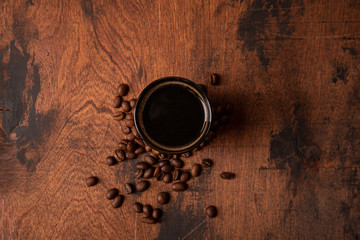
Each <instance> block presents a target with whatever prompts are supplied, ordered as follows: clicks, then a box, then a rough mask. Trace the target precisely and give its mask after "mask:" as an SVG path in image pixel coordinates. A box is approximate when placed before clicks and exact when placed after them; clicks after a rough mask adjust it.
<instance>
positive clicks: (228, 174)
mask: <svg viewBox="0 0 360 240" xmlns="http://www.w3.org/2000/svg"><path fill="white" fill-rule="evenodd" d="M220 177H221V178H222V179H226V180H230V179H233V178H234V177H235V174H233V173H231V172H222V173H221V174H220Z"/></svg>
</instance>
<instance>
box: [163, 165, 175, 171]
mask: <svg viewBox="0 0 360 240" xmlns="http://www.w3.org/2000/svg"><path fill="white" fill-rule="evenodd" d="M172 170H174V167H173V166H171V165H165V166H162V167H161V171H162V172H164V173H169V172H171V171H172Z"/></svg>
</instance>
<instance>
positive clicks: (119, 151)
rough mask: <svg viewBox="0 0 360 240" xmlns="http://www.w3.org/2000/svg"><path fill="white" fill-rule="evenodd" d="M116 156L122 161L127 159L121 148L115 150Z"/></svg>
mask: <svg viewBox="0 0 360 240" xmlns="http://www.w3.org/2000/svg"><path fill="white" fill-rule="evenodd" d="M114 158H115V159H116V160H117V161H119V162H122V161H124V160H125V153H124V152H123V151H121V150H120V149H116V150H115V152H114Z"/></svg>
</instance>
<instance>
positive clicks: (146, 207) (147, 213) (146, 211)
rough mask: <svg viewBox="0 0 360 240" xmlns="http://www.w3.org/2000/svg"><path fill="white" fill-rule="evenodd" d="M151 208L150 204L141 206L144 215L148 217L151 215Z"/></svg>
mask: <svg viewBox="0 0 360 240" xmlns="http://www.w3.org/2000/svg"><path fill="white" fill-rule="evenodd" d="M152 212H153V208H152V206H151V205H149V204H146V205H144V206H143V213H144V216H145V217H150V216H151V215H152Z"/></svg>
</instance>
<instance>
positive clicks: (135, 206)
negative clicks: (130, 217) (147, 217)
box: [132, 202, 143, 213]
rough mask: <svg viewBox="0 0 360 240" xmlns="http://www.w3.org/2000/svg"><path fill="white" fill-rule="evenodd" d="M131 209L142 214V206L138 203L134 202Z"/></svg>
mask: <svg viewBox="0 0 360 240" xmlns="http://www.w3.org/2000/svg"><path fill="white" fill-rule="evenodd" d="M132 208H133V210H134V211H135V212H136V213H142V211H143V205H142V204H141V203H139V202H134V204H133V205H132Z"/></svg>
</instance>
